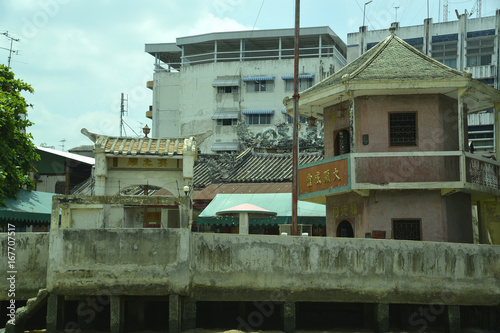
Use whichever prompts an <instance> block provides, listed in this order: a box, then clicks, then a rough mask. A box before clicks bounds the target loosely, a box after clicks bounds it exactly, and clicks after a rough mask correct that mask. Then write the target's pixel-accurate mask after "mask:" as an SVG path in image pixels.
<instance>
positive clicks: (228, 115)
mask: <svg viewBox="0 0 500 333" xmlns="http://www.w3.org/2000/svg"><path fill="white" fill-rule="evenodd" d="M212 119H240V111H216V112H215V113H214V114H213V115H212Z"/></svg>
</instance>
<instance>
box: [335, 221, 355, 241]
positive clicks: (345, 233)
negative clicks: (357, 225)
mask: <svg viewBox="0 0 500 333" xmlns="http://www.w3.org/2000/svg"><path fill="white" fill-rule="evenodd" d="M337 237H350V238H353V237H354V230H352V225H351V223H350V222H349V221H347V220H344V221H342V222H340V223H339V225H338V227H337Z"/></svg>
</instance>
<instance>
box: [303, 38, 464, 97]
mask: <svg viewBox="0 0 500 333" xmlns="http://www.w3.org/2000/svg"><path fill="white" fill-rule="evenodd" d="M464 78H467V74H465V73H464V72H460V71H457V70H455V69H453V68H451V67H448V66H446V65H444V64H442V63H440V62H439V61H437V60H435V59H433V58H431V57H429V56H427V55H425V54H423V53H422V52H420V51H418V50H417V49H415V48H414V47H413V46H411V45H410V44H408V43H406V42H405V41H404V40H402V39H401V38H399V37H397V36H396V35H394V34H391V35H389V36H388V37H387V38H386V39H384V40H383V41H381V42H380V43H378V44H377V45H376V46H374V47H373V48H371V49H370V50H368V51H367V52H365V53H364V54H363V55H361V56H360V57H358V58H357V59H356V60H354V61H353V62H351V63H350V64H348V65H347V66H345V67H344V68H342V69H341V70H339V71H338V72H336V73H334V74H333V75H331V76H329V77H328V78H326V79H324V80H323V81H321V82H319V83H318V84H316V85H314V86H312V87H311V88H309V89H307V90H304V91H303V92H301V94H300V95H301V97H306V96H307V95H309V94H312V93H315V92H317V91H320V90H323V89H325V88H327V87H330V86H335V85H338V84H341V83H343V82H345V81H349V82H360V81H385V80H391V81H398V80H400V81H410V80H453V79H464Z"/></svg>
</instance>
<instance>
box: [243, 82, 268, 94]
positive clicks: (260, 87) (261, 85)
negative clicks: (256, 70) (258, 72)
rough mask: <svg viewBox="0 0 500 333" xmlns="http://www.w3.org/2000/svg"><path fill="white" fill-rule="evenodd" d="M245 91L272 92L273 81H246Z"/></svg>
mask: <svg viewBox="0 0 500 333" xmlns="http://www.w3.org/2000/svg"><path fill="white" fill-rule="evenodd" d="M246 83H247V92H266V91H267V92H272V91H273V90H274V81H270V80H258V81H247V82H246Z"/></svg>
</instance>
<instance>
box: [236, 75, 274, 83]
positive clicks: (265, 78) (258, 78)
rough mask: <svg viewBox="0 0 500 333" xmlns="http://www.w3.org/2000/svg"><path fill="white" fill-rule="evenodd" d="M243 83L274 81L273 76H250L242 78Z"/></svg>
mask: <svg viewBox="0 0 500 333" xmlns="http://www.w3.org/2000/svg"><path fill="white" fill-rule="evenodd" d="M243 81H244V82H247V81H274V76H251V77H244V78H243Z"/></svg>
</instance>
